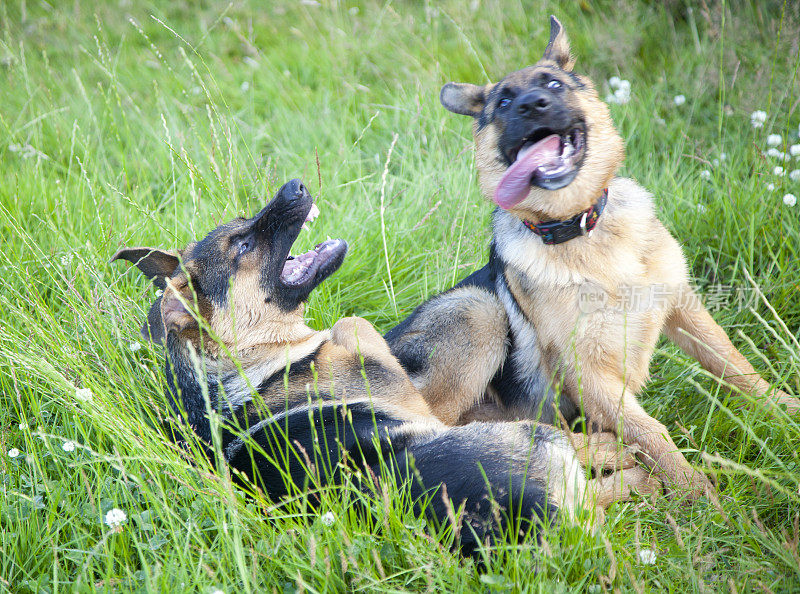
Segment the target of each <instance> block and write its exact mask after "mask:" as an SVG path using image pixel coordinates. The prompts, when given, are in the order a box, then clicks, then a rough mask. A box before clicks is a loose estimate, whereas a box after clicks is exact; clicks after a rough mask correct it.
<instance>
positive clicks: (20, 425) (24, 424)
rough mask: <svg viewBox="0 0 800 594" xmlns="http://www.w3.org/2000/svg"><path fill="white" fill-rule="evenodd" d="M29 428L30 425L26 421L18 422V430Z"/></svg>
mask: <svg viewBox="0 0 800 594" xmlns="http://www.w3.org/2000/svg"><path fill="white" fill-rule="evenodd" d="M30 428H31V427H30V425H28V423H20V424H19V430H20V431H27V430H28V429H30Z"/></svg>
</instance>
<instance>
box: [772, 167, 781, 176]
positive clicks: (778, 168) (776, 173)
mask: <svg viewBox="0 0 800 594" xmlns="http://www.w3.org/2000/svg"><path fill="white" fill-rule="evenodd" d="M772 173H774V174H775V175H783V167H781V166H780V165H778V166H777V167H776V168H775V169H773V170H772Z"/></svg>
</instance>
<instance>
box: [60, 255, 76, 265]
mask: <svg viewBox="0 0 800 594" xmlns="http://www.w3.org/2000/svg"><path fill="white" fill-rule="evenodd" d="M73 255H74V254H73V253H72V252H69V253H67V254H64V255H63V256H61V265H62V266H63V267H65V268H66V267H67V266H69V265H70V264H72V257H73Z"/></svg>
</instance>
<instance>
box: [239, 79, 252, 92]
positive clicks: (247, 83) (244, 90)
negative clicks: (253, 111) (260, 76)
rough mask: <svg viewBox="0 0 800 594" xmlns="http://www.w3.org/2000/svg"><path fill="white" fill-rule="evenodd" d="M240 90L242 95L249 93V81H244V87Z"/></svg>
mask: <svg viewBox="0 0 800 594" xmlns="http://www.w3.org/2000/svg"><path fill="white" fill-rule="evenodd" d="M239 88H240V89H241V90H242V93H246V92H247V91H249V90H250V83H249V82H247V81H244V82H243V83H242V86H241V87H239Z"/></svg>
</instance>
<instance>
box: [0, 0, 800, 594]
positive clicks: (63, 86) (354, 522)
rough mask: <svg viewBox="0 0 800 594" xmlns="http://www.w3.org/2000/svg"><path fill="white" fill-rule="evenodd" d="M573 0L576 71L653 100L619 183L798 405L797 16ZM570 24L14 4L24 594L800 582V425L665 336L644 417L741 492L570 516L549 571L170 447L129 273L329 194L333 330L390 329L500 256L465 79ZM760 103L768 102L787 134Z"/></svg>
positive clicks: (14, 378)
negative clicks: (339, 260)
mask: <svg viewBox="0 0 800 594" xmlns="http://www.w3.org/2000/svg"><path fill="white" fill-rule="evenodd" d="M564 4H568V6H565V7H564V8H562V9H560V10H562V12H561V13H560V14H559V16H560V17H561V18H562V21H563V22H564V24H565V26H566V28H567V31H568V33H569V35H570V37H571V39H572V42H573V50H574V53H575V54H576V55H577V56H578V66H577V68H578V69H579V70H580V71H582V72H586V73H588V74H589V75H591V76H592V77H593V78H594V79H595V81H596V82H597V85H598V88H599V89H601V94H602V95H605V94H606V93H607V92H608V89H607V84H606V81H607V79H608V78H609V77H610V76H613V75H619V76H621V77H623V78H626V79H628V80H630V81H631V83H632V98H631V101H630V103H628V104H627V105H614V106H612V113H613V115H614V119H615V121H616V122H617V124H618V126H619V128H620V130H621V131H622V133H623V136H624V137H625V139H626V142H627V152H628V159H627V162H626V164H625V166H624V169H623V172H622V173H623V174H624V175H630V176H632V177H635V178H636V179H638V180H639V181H640V182H641V183H642V184H644V185H645V186H646V187H648V188H649V189H650V190H651V191H652V192H653V194H654V196H655V200H656V204H657V208H658V211H659V214H660V216H661V219H662V220H663V221H664V222H665V223H666V224H667V226H668V227H669V228H670V229H671V230H672V231H673V233H674V234H675V236H676V237H677V238H678V239H679V241H680V242H681V243H682V244H683V246H684V248H685V252H686V254H687V257H688V258H689V261H690V263H691V267H692V270H693V273H694V275H695V277H696V281H697V283H698V285H699V286H700V287H702V288H704V289H705V292H706V294H707V296H708V298H709V299H712V300H715V302H716V301H719V300H720V299H719V298H720V297H722V303H721V305H722V307H719V308H717V311H715V312H714V315H715V317H716V319H717V320H718V321H719V322H720V323H721V324H722V325H723V327H725V328H726V329H727V330H728V332H729V333H730V334H731V336H732V337H733V339H734V341H735V342H736V343H737V345H738V346H739V347H740V349H741V350H742V351H743V352H744V353H745V354H746V356H747V357H748V358H749V359H750V360H751V361H753V362H754V364H756V366H757V367H758V368H759V369H760V370H761V371H762V372H763V374H764V375H765V377H767V378H769V379H770V380H771V381H773V382H775V383H778V384H780V385H782V386H783V387H784V388H785V389H787V390H789V391H790V392H792V393H794V394H798V393H800V383H799V379H798V378H800V373H799V369H800V348H798V343H797V337H798V332H799V331H798V328H800V291H799V290H798V289H800V284H799V283H800V279H799V278H798V272H797V262H798V259H799V257H800V254H799V253H798V252H799V251H800V219H799V218H798V217H799V216H800V205H799V206H796V207H794V208H789V207H787V206H784V204H783V202H782V196H783V195H784V194H786V193H787V192H792V193H794V194H796V195H800V181H791V180H790V178H789V177H788V176H775V175H774V174H773V173H772V169H773V167H775V165H777V162H776V161H775V160H774V159H771V158H767V157H764V156H763V155H762V151H764V150H765V149H766V137H767V134H769V133H778V134H781V135H782V137H783V140H784V142H785V143H786V144H787V145H788V144H793V143H797V142H798V140H797V132H798V123H800V116H798V108H797V105H798V100H800V81H798V76H797V75H798V63H800V54H799V53H798V47H797V39H798V37H799V36H800V12H799V9H798V7H797V5H796V4H795V3H792V2H785V3H780V2H756V3H753V4H751V3H745V2H738V1H737V2H733V3H724V4H723V3H719V2H710V3H707V4H708V8H705V6H706V3H701V5H700V6H698V7H696V8H695V10H694V11H690V10H687V8H686V5H685V4H684V3H683V2H679V1H677V0H675V1H672V2H669V3H666V4H663V3H661V2H632V1H627V2H621V3H620V2H612V1H610V0H609V1H598V2H591V3H589V2H582V3H564ZM686 4H693V3H686ZM549 10H551V8H549V7H547V6H543V5H540V4H539V3H536V4H533V3H528V2H525V3H521V2H516V1H515V2H505V3H498V2H488V1H475V2H464V1H462V0H453V1H450V2H446V3H444V4H442V5H439V4H434V3H425V4H422V5H420V4H418V3H404V2H384V3H380V2H373V1H371V0H363V1H361V0H348V1H339V2H334V1H328V0H322V2H321V5H314V3H305V4H304V3H295V2H292V3H289V2H287V3H285V4H278V3H261V2H252V3H251V4H248V3H244V2H236V3H232V4H230V5H229V4H227V3H224V2H220V3H213V2H171V3H167V2H163V3H152V2H130V1H127V2H126V1H120V2H113V3H108V5H106V3H96V5H93V6H92V5H90V4H89V3H79V2H51V3H49V4H48V3H45V2H10V3H0V236H1V237H2V249H1V250H0V393H1V394H2V395H0V399H1V400H0V402H2V404H1V405H0V446H1V447H0V452H1V453H2V456H0V473H1V474H0V484H1V485H2V499H0V541H1V542H2V555H1V557H0V589H6V590H10V591H13V592H56V591H67V590H69V591H72V590H79V591H91V590H118V591H132V590H148V591H150V590H152V591H165V592H178V591H187V592H188V591H191V592H203V593H207V592H211V591H212V590H214V589H216V588H220V589H222V590H224V591H226V592H239V591H243V592H259V591H277V592H284V591H294V590H295V589H298V590H307V591H345V590H358V591H384V590H385V591H399V590H427V591H448V592H449V591H473V590H479V591H506V590H524V591H535V592H568V591H590V592H600V591H603V590H613V589H616V588H618V589H619V590H621V591H652V592H661V591H673V592H695V591H696V592H709V591H728V590H733V588H735V589H736V590H737V591H738V592H749V591H756V592H760V591H775V592H778V591H798V590H800V558H799V557H798V540H799V539H800V536H799V535H798V523H797V522H798V513H799V512H800V495H799V494H798V487H800V464H798V456H797V451H796V450H797V448H798V444H800V428H799V427H798V424H797V422H796V421H795V420H792V419H789V418H787V417H786V416H785V415H778V416H773V415H769V414H766V413H765V412H764V411H761V410H759V409H757V408H755V407H745V408H744V409H737V408H735V406H734V405H736V404H737V403H740V402H741V399H736V398H729V396H728V395H727V394H726V392H724V391H723V390H721V389H720V388H719V386H718V384H717V383H716V382H714V381H712V380H711V379H709V378H707V377H706V376H705V375H704V374H703V373H702V372H701V371H699V368H698V367H697V365H696V364H695V363H694V362H692V361H690V360H688V359H687V358H686V357H685V356H684V355H683V354H682V353H679V352H678V351H677V350H676V349H675V348H674V347H672V346H671V345H668V344H666V343H663V344H662V345H661V348H660V349H659V351H658V354H657V356H656V359H655V361H654V362H653V364H652V366H651V367H652V371H653V379H652V381H651V382H650V384H649V385H648V388H647V390H646V393H645V394H644V395H643V396H642V400H643V402H644V404H645V407H646V408H647V410H648V411H649V412H651V413H652V414H653V415H654V416H655V417H657V418H659V419H660V420H662V421H663V422H664V423H665V424H666V425H667V426H668V427H669V428H670V431H671V432H672V435H673V436H674V437H675V438H676V441H678V443H679V445H681V446H682V447H685V448H687V450H688V454H687V455H688V457H689V458H690V459H691V460H692V462H694V463H696V464H698V465H700V466H703V467H705V468H706V469H707V470H708V471H709V472H710V473H712V474H713V475H715V476H716V478H717V481H718V483H719V492H720V501H721V510H717V509H715V507H714V506H713V505H712V504H711V503H710V502H708V501H706V500H703V501H699V502H697V503H696V504H694V505H680V504H676V503H674V502H671V501H668V500H665V499H656V500H653V501H642V500H640V501H635V502H631V503H624V504H617V505H615V506H614V507H613V508H611V510H610V511H609V513H608V518H607V522H606V526H605V527H604V528H603V530H602V531H601V532H600V533H599V534H597V535H594V536H589V535H585V534H582V533H581V532H580V531H579V530H577V529H571V528H569V527H565V526H557V527H553V528H551V529H550V530H549V531H548V533H547V543H548V546H547V548H548V550H549V551H550V553H549V554H542V553H541V549H539V548H537V547H536V546H534V545H533V544H532V543H527V544H522V545H520V546H517V547H511V546H509V547H506V548H504V549H502V550H501V551H500V552H498V553H497V554H496V555H495V556H493V557H492V558H491V559H490V560H489V563H488V568H487V571H486V573H480V572H479V571H478V570H477V569H476V567H475V566H474V564H472V562H464V561H462V560H461V559H459V557H458V556H456V555H454V554H452V553H451V552H450V551H449V548H448V542H449V540H448V539H449V538H451V537H450V535H449V533H448V530H447V528H446V527H444V528H442V529H441V530H438V531H437V530H434V529H428V530H427V531H426V530H423V526H424V523H423V522H421V521H420V520H418V519H416V518H415V517H414V516H413V514H411V513H410V512H409V511H408V506H407V505H404V502H403V500H402V497H400V496H399V495H397V494H395V493H394V492H387V494H386V496H385V497H382V498H379V501H378V502H377V503H375V505H374V514H373V517H372V518H371V519H369V520H365V519H364V518H363V517H360V516H358V515H357V514H356V513H355V512H354V511H353V509H352V506H351V505H349V503H350V502H351V501H352V499H353V494H352V492H351V491H349V490H346V489H345V490H331V491H329V492H327V493H326V494H325V496H324V498H323V510H322V511H332V512H333V513H334V514H335V516H336V520H335V522H334V523H333V525H331V526H326V525H325V523H323V522H322V520H321V517H320V516H319V513H321V512H314V511H312V510H310V509H309V508H307V507H306V505H305V502H304V501H302V500H300V501H296V502H294V503H293V504H292V505H287V506H271V504H270V503H269V502H263V501H259V500H248V499H247V498H245V497H244V496H243V495H242V493H241V492H240V491H239V490H237V489H235V488H233V487H232V486H231V483H230V480H229V478H228V477H227V476H226V475H225V473H224V472H213V469H212V468H209V467H208V465H207V464H198V462H197V460H193V459H192V456H191V455H186V454H185V453H182V452H180V451H177V450H176V449H174V448H173V447H171V446H170V445H169V444H168V443H166V442H165V440H164V438H163V437H162V435H161V434H160V433H158V432H157V431H155V430H153V429H152V426H153V425H154V424H156V423H157V422H159V420H160V418H161V416H162V415H163V412H164V410H165V406H166V404H165V400H164V398H163V396H162V389H163V384H162V377H161V358H162V353H161V350H160V349H159V348H157V347H151V346H149V345H144V346H143V348H142V349H140V350H136V351H133V350H131V348H130V345H131V343H133V342H136V341H139V340H140V337H139V335H138V328H139V326H140V325H141V323H142V321H143V320H144V317H145V314H146V311H147V308H148V306H149V304H150V302H151V301H152V299H153V298H154V291H153V289H152V288H151V287H149V286H148V284H147V282H146V281H145V280H144V279H142V278H140V275H138V274H137V273H136V272H135V270H130V271H129V270H128V267H127V266H125V265H115V266H112V265H109V264H108V259H109V257H110V256H111V254H113V253H114V251H115V250H116V249H117V248H118V247H120V246H122V245H152V246H160V247H177V246H181V245H183V244H185V243H186V242H188V241H189V240H190V239H193V238H195V237H197V236H199V235H202V234H204V233H205V232H207V231H208V230H210V229H211V228H213V227H214V226H215V225H216V224H217V223H218V222H220V221H222V220H225V219H227V218H230V217H232V216H234V215H236V214H248V213H252V212H254V211H255V210H256V209H258V208H259V207H260V205H262V204H263V203H264V201H265V200H266V199H267V198H268V197H269V196H271V194H272V192H273V191H274V190H275V189H277V187H279V185H280V184H281V183H282V182H283V181H285V180H286V179H288V178H291V177H302V178H303V179H304V180H305V181H306V182H307V184H308V185H309V187H310V188H312V190H314V192H315V194H316V195H317V196H318V203H319V205H320V207H321V209H322V217H321V218H320V219H319V220H318V221H317V222H315V224H314V226H313V229H312V231H311V233H308V234H305V235H304V236H303V238H302V242H303V243H304V244H307V245H308V246H310V245H313V244H314V243H316V242H317V241H318V240H319V238H320V237H325V235H327V234H329V235H331V236H340V237H343V238H345V239H347V240H348V242H349V243H350V245H351V251H350V254H349V256H348V258H347V260H346V262H345V264H344V266H343V267H342V269H341V270H340V271H339V272H338V273H337V274H336V275H335V276H333V277H332V278H331V279H330V280H328V281H327V282H326V283H325V284H324V285H323V286H322V287H320V288H319V289H318V290H317V291H316V292H315V293H314V295H313V296H312V299H311V302H310V305H309V308H308V318H309V320H310V323H311V324H312V326H314V327H317V328H323V327H328V326H330V325H331V324H332V323H333V322H335V320H336V319H338V318H339V317H341V316H343V315H350V314H356V315H361V316H364V317H366V318H367V319H369V320H370V321H372V322H373V323H374V324H375V325H376V326H377V327H378V328H379V329H380V330H384V331H385V330H387V329H389V328H390V327H391V326H392V325H393V324H395V323H396V322H398V321H399V320H400V319H402V318H403V317H404V316H405V315H406V314H408V313H409V312H410V311H411V310H412V309H413V308H414V307H415V306H416V305H417V304H419V303H420V302H421V301H422V300H423V299H425V298H426V297H428V296H430V295H432V294H435V293H436V292H437V291H440V290H442V289H445V288H447V287H449V286H451V285H452V284H453V282H454V281H456V280H458V279H459V278H461V277H463V276H464V275H466V274H467V273H469V272H470V271H472V270H474V269H475V268H477V267H479V266H480V265H481V263H482V262H484V261H485V259H486V255H487V246H488V241H489V214H490V211H491V208H490V206H489V205H488V204H487V203H485V202H484V201H483V200H482V199H481V198H480V196H479V193H478V190H477V185H476V180H475V175H474V171H473V162H472V156H471V152H470V150H469V147H470V142H471V140H470V128H469V122H468V121H467V119H466V118H463V117H459V116H455V115H453V114H450V113H448V112H446V111H445V110H444V109H443V108H441V107H440V106H439V103H438V99H437V96H438V91H439V88H440V86H441V84H442V83H444V82H446V81H448V80H464V81H471V82H483V81H485V80H487V77H488V78H490V79H497V78H499V77H500V76H502V75H503V74H504V73H506V72H508V71H510V70H513V69H517V68H519V67H521V66H524V65H527V64H529V63H531V62H533V61H535V60H536V59H537V58H538V57H539V56H540V54H541V52H542V50H543V48H544V45H545V43H546V41H547V39H546V37H547V31H548V23H547V15H548V11H549ZM677 94H684V95H685V96H686V98H687V101H686V103H685V104H684V105H683V106H680V107H677V106H675V105H674V103H673V97H674V96H675V95H677ZM757 109H762V110H765V111H766V112H767V113H768V119H767V122H766V124H765V126H764V127H763V128H760V129H754V128H752V127H751V125H750V113H751V112H752V111H754V110H757ZM395 134H397V141H396V144H395V145H394V149H393V152H392V154H391V160H388V159H387V155H388V153H389V150H390V147H391V146H392V142H393V138H394V135H395ZM780 149H781V150H788V147H787V146H782V147H780ZM721 153H725V154H726V155H727V158H726V159H725V160H724V161H720V163H719V164H718V165H716V166H715V165H713V164H712V160H713V159H721ZM796 168H800V161H798V160H793V161H792V162H791V164H789V165H787V169H788V170H791V169H796ZM385 169H386V176H385V184H384V178H383V173H384V170H385ZM704 169H707V170H709V171H710V172H711V178H710V180H705V179H703V178H702V176H701V171H702V170H704ZM769 183H773V184H774V185H775V186H776V187H775V189H774V190H773V191H769V190H768V184H769ZM382 206H385V209H384V208H382ZM384 224H385V237H386V247H385V249H384V244H383V237H382V232H381V230H382V226H383V225H384ZM300 247H302V246H300ZM387 262H388V267H387ZM748 274H749V275H751V276H752V278H753V279H754V280H755V282H756V283H757V285H758V286H759V287H761V289H762V290H763V291H764V294H765V296H766V298H767V299H768V300H769V303H770V304H771V306H772V307H773V308H774V311H773V310H771V309H769V308H768V307H767V306H766V305H765V303H764V302H763V301H761V300H752V301H747V302H746V303H745V304H744V306H743V307H738V306H737V304H735V303H732V301H731V300H730V299H729V297H730V293H729V291H728V289H729V288H730V287H733V288H734V289H736V290H739V292H738V294H739V295H741V296H744V297H749V296H750V295H751V293H750V291H749V290H750V288H751V285H750V284H749V282H748V280H747V275H748ZM740 289H741V290H740ZM76 388H89V389H90V390H91V392H92V394H93V397H92V399H91V400H90V401H87V402H84V401H81V400H78V399H76ZM22 423H24V424H27V426H28V428H25V425H22V428H20V427H21V425H20V424H22ZM65 441H73V442H75V443H77V444H78V445H77V448H76V449H75V450H74V451H72V452H68V451H65V450H64V449H63V447H62V445H63V443H64V442H65ZM12 448H16V449H18V450H20V451H21V454H20V455H19V456H18V457H16V458H11V457H10V456H9V455H8V454H7V452H8V450H10V449H12ZM700 452H704V453H706V454H707V456H705V457H703V456H701V454H700ZM709 456H712V457H715V458H713V459H712V458H710V457H709ZM114 507H118V508H120V509H122V510H124V511H125V513H126V514H127V517H128V521H127V523H125V524H124V526H123V528H122V531H121V532H115V531H112V530H110V529H109V528H108V527H107V526H106V525H105V524H104V523H103V521H102V519H103V516H104V514H105V512H107V511H108V510H109V509H111V508H114ZM641 548H653V549H655V550H656V551H657V559H656V562H655V563H654V564H653V565H642V564H641V563H639V561H638V556H637V550H639V549H641Z"/></svg>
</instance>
